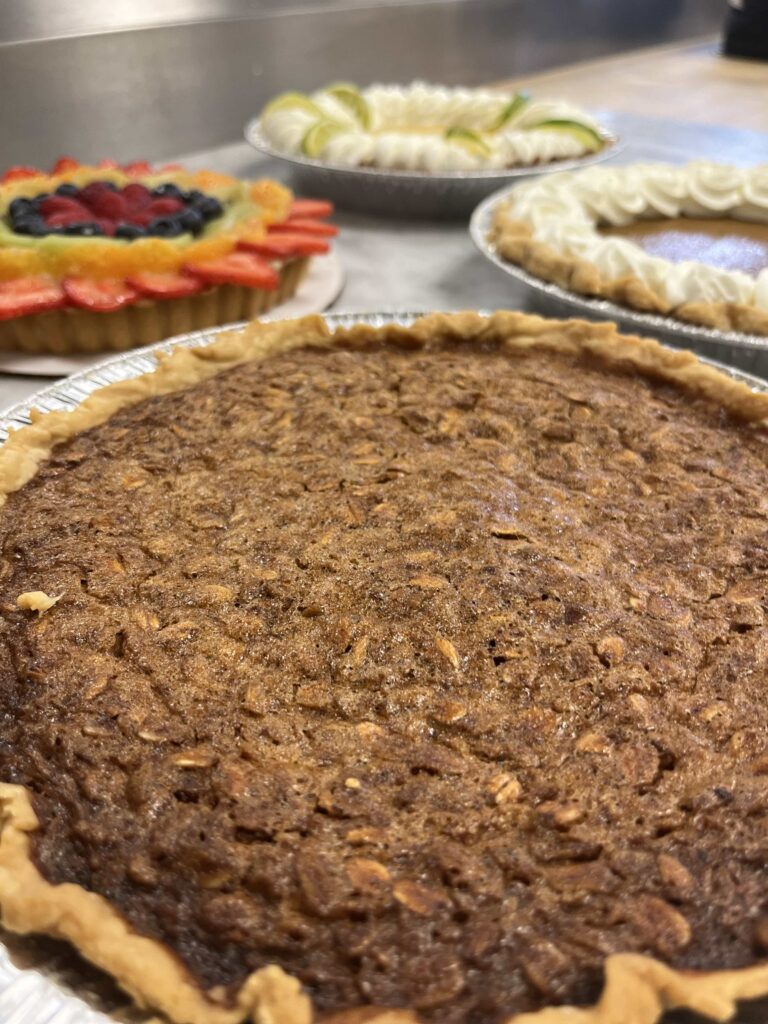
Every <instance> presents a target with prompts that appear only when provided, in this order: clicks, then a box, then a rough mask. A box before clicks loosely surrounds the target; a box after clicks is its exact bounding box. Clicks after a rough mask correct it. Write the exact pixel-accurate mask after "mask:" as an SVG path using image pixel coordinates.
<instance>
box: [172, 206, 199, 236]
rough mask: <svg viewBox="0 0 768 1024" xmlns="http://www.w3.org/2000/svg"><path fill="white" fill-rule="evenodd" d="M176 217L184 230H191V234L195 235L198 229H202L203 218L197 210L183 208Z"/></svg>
mask: <svg viewBox="0 0 768 1024" xmlns="http://www.w3.org/2000/svg"><path fill="white" fill-rule="evenodd" d="M177 217H178V220H179V224H181V226H182V227H183V228H184V230H185V231H191V232H192V234H193V235H196V234H197V233H198V231H201V230H202V227H203V223H204V219H203V215H202V214H201V213H200V211H199V210H183V211H182V212H181V213H179V214H177Z"/></svg>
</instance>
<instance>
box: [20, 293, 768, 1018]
mask: <svg viewBox="0 0 768 1024" xmlns="http://www.w3.org/2000/svg"><path fill="white" fill-rule="evenodd" d="M435 336H439V337H441V338H443V339H456V340H461V341H466V342H472V343H480V342H482V341H494V342H498V341H500V340H501V341H503V344H504V345H505V347H508V348H509V349H510V350H520V351H524V350H529V349H540V350H543V351H547V352H552V353H566V354H588V355H589V356H590V357H594V359H596V360H598V361H599V362H601V363H604V364H606V365H608V366H614V367H620V368H621V369H622V370H624V371H629V372H631V373H636V374H640V375H646V376H652V377H653V378H656V379H661V380H663V381H668V382H671V383H673V384H675V385H677V386H679V387H682V388H684V389H686V390H688V391H689V392H690V393H692V394H693V395H694V396H705V397H706V398H707V399H708V400H710V401H711V402H715V403H719V404H720V405H721V406H722V407H723V409H724V410H727V411H728V412H729V413H730V414H731V415H733V416H735V417H738V418H740V419H742V420H744V421H747V422H749V423H754V424H761V425H762V424H765V423H766V422H768V395H765V394H757V393H754V392H752V391H751V390H750V389H749V388H748V387H747V386H746V385H744V384H741V383H738V382H736V381H734V380H732V379H730V378H728V377H727V376H725V375H724V374H722V373H720V372H719V371H717V370H715V369H713V368H712V367H709V366H706V365H704V364H702V363H701V362H699V361H698V360H697V359H696V358H695V357H694V356H693V355H692V354H691V353H688V352H682V351H672V350H669V349H666V348H663V347H662V346H660V345H659V344H657V343H656V342H654V341H651V340H648V339H642V338H634V337H627V336H623V335H620V334H619V333H617V330H616V328H615V326H614V325H612V324H607V323H605V324H599V325H598V324H590V323H585V322H581V321H576V320H572V321H565V322H559V321H552V320H546V319H542V318H539V317H536V316H528V315H524V314H519V313H511V312H500V313H496V314H494V315H492V316H491V317H488V318H486V317H481V316H479V315H477V314H474V313H459V314H451V315H444V314H433V315H430V316H427V317H424V318H422V319H420V320H417V321H416V322H415V323H414V324H413V325H412V326H411V327H402V326H397V325H388V326H384V327H381V328H373V327H369V326H365V325H358V326H355V327H352V328H349V329H340V330H338V331H336V332H335V333H331V332H330V331H329V329H328V328H327V326H326V324H325V322H324V321H323V320H322V319H321V318H320V317H306V318H304V319H301V320H297V321H288V322H279V323H274V324H265V325H262V324H252V325H250V326H249V327H248V328H246V329H245V330H243V331H240V332H236V333H230V334H227V335H224V336H222V337H221V338H220V339H219V340H218V341H216V342H215V343H214V344H212V345H210V346H208V347H205V348H194V349H186V348H178V349H176V350H174V352H173V353H172V354H170V355H160V356H159V365H158V368H157V369H156V370H155V371H154V372H151V373H148V374H146V375H144V376H142V377H139V378H136V379H134V380H129V381H123V382H119V383H116V384H113V385H111V386H109V387H105V388H103V389H101V390H99V391H97V392H95V393H94V394H93V395H91V396H90V397H88V398H87V399H86V400H85V401H84V402H83V403H82V404H81V405H80V406H79V407H78V408H77V409H76V410H74V411H72V412H53V413H47V414H39V413H38V414H35V415H33V417H32V423H31V425H29V426H27V427H24V428H22V429H20V430H18V431H16V432H15V433H13V434H12V435H11V437H10V438H9V440H8V441H7V443H6V444H5V445H4V446H3V448H2V449H0V489H1V490H2V494H3V495H4V496H6V495H8V494H9V493H11V492H13V491H15V490H18V489H19V488H21V487H22V486H23V485H24V484H25V483H26V482H27V481H29V480H30V479H31V478H32V477H33V476H34V475H35V473H36V471H37V468H38V466H40V464H41V463H42V462H43V461H44V460H45V459H46V458H47V457H48V455H49V454H50V453H51V451H52V449H53V448H54V446H55V445H57V444H59V443H61V442H62V441H64V440H66V439H68V438H71V437H73V436H74V435H75V434H78V433H80V432H82V431H84V430H87V429H89V428H91V427H94V426H96V425H98V424H101V423H104V422H105V421H106V420H107V419H109V418H110V417H111V416H112V415H113V414H115V413H116V412H118V411H119V410H122V409H126V408H127V407H129V406H131V405H134V404H136V403H138V402H141V401H142V400H144V399H146V398H149V397H153V396H158V395H164V394H168V393H170V392H174V391H178V390H180V389H184V388H187V387H189V386H191V385H193V384H196V383H199V382H200V381H203V380H205V379H206V378H209V377H212V376H213V375H215V374H217V373H219V372H221V371H223V370H226V369H228V368H230V367H233V366H236V365H238V364H241V363H244V362H249V361H252V360H264V359H266V358H268V357H270V356H273V355H276V354H278V353H283V352H287V351H289V350H291V349H296V348H302V347H305V346H307V345H311V346H315V347H333V346H335V345H336V344H337V342H343V343H344V344H346V345H349V344H350V343H351V344H352V345H355V346H357V345H365V344H367V343H370V342H372V341H383V340H389V341H393V342H395V343H398V344H400V345H403V344H406V345H410V346H418V345H419V344H421V343H423V342H424V341H425V340H426V339H429V338H431V337H435ZM44 604H45V602H43V605H44ZM31 607H34V605H31ZM40 612H41V614H46V615H48V614H55V611H46V610H44V608H42V607H41V608H40ZM0 805H1V806H2V829H1V832H0V904H1V905H2V920H3V924H4V925H5V926H6V927H7V928H9V929H10V930H12V931H15V932H19V933H44V934H48V935H52V936H56V937H59V938H62V939H66V940H67V941H69V942H70V943H71V944H72V945H74V946H75V947H76V948H77V949H78V950H79V951H80V952H81V953H82V954H83V955H84V956H85V957H86V958H87V959H88V960H90V961H91V962H92V963H94V964H96V965H97V966H98V967H100V968H102V969H103V970H104V971H106V972H108V973H109V974H111V975H112V976H113V977H114V978H115V979H116V980H117V981H118V983H119V984H120V985H121V987H122V988H124V989H125V990H126V991H127V992H128V993H129V994H130V995H131V996H132V997H133V999H134V1000H135V1001H136V1002H137V1004H138V1005H140V1006H142V1007H147V1008H150V1009H152V1010H154V1011H156V1012H160V1013H162V1014H163V1015H164V1016H165V1017H167V1018H168V1019H169V1020H171V1021H174V1022H179V1024H239V1022H241V1021H253V1022H255V1024H310V1021H311V1020H312V1019H313V1018H312V1007H311V1005H310V1001H309V998H308V996H307V995H306V994H305V993H304V992H303V991H302V990H301V987H300V985H299V982H298V981H297V980H296V979H294V978H292V977H290V976H289V975H288V974H286V973H285V972H284V971H283V970H282V969H281V968H279V967H276V966H273V967H266V968H263V969H261V970H258V971H256V972H255V973H254V974H252V975H251V977H250V978H248V980H247V981H246V983H245V984H244V985H243V986H242V988H241V989H240V990H239V992H238V994H237V999H236V1005H235V1006H232V1005H231V1004H229V1005H224V1003H223V1000H222V998H221V997H220V993H217V992H216V991H210V992H204V991H202V990H201V989H200V987H199V986H198V985H197V984H196V983H195V981H194V980H193V978H192V976H191V975H190V974H189V973H188V972H187V971H186V969H185V968H184V967H183V966H182V964H181V962H180V961H179V960H178V959H177V958H176V957H175V956H174V955H172V953H171V952H170V951H169V950H168V949H167V948H166V947H165V946H163V945H162V944H160V943H159V942H157V941H154V940H152V939H149V938H145V937H143V936H140V935H138V934H136V933H134V932H132V931H131V929H130V927H129V926H128V924H127V923H126V921H125V919H124V918H123V917H122V916H121V915H120V914H119V913H118V912H117V910H116V909H114V907H113V906H112V905H111V904H110V902H109V901H108V900H106V899H105V898H104V897H102V896H100V895H97V894H96V893H93V892H88V891H86V890H85V889H84V888H81V887H80V886H78V885H75V884H70V883H65V884H58V885H53V884H51V883H49V882H48V881H47V880H46V879H45V878H44V877H43V875H42V874H41V873H40V871H39V870H38V868H37V867H36V865H35V863H34V861H33V859H32V856H31V850H30V836H31V834H33V833H34V832H35V830H36V829H37V828H38V827H39V821H38V818H37V816H36V813H35V811H34V810H33V807H32V804H31V801H30V798H29V795H28V792H27V791H26V789H25V788H23V787H21V786H16V785H7V784H3V785H2V786H0ZM766 994H768V964H758V965H756V966H752V967H748V968H744V969H740V970H724V971H716V972H693V971H679V970H674V969H672V968H671V967H669V966H667V965H665V964H664V963H662V962H660V961H658V960H655V959H653V958H651V957H649V956H644V955H636V954H614V955H610V956H608V957H607V958H606V959H605V986H604V990H603V994H602V996H601V998H600V1000H599V1001H598V1002H597V1003H596V1004H595V1005H594V1006H591V1007H584V1008H573V1007H557V1008H546V1009H542V1010H540V1011H538V1012H534V1013H523V1014H518V1015H516V1016H513V1017H512V1018H509V1021H508V1024H512V1022H514V1024H654V1022H656V1021H657V1020H658V1019H659V1017H660V1016H661V1014H662V1013H663V1012H664V1011H665V1010H667V1009H671V1008H677V1007H682V1008H686V1009H689V1010H691V1011H695V1012H698V1013H701V1014H703V1015H705V1016H708V1017H710V1018H713V1019H716V1020H720V1021H725V1020H727V1019H728V1018H729V1017H730V1016H731V1015H732V1014H733V1013H734V1012H735V1006H736V1001H737V1000H745V999H754V998H757V997H760V996H763V995H766ZM321 1019H323V1020H326V1021H328V1022H329V1024H330V1022H331V1021H333V1022H335V1024H363V1022H364V1024H415V1022H416V1021H417V1020H418V1016H417V1014H415V1013H414V1012H412V1011H410V1010H394V1009H382V1010H377V1009H375V1008H374V1007H367V1008H361V1009H360V1010H351V1011H345V1012H342V1013H337V1014H333V1015H331V1016H329V1017H324V1018H321Z"/></svg>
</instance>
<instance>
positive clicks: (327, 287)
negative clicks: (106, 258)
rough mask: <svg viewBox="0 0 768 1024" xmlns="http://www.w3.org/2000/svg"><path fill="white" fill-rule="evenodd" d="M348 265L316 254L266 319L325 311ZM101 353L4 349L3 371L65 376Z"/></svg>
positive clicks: (338, 290) (91, 363)
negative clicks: (61, 353) (293, 291)
mask: <svg viewBox="0 0 768 1024" xmlns="http://www.w3.org/2000/svg"><path fill="white" fill-rule="evenodd" d="M344 277H345V275H344V268H343V267H342V265H341V262H340V260H339V258H338V256H337V255H336V253H335V252H329V253H328V254H327V255H325V256H313V257H312V259H311V260H310V262H309V268H308V269H307V272H306V274H305V275H304V277H303V278H302V281H301V283H300V285H299V287H298V288H297V290H296V294H295V295H293V296H291V298H290V299H288V300H287V301H286V302H283V303H281V304H280V305H279V306H275V308H274V309H272V310H270V311H269V313H266V314H265V315H264V316H263V317H261V319H262V320H285V319H288V318H290V317H294V316H305V315H306V314H307V313H322V312H323V310H324V309H328V307H329V306H330V305H331V304H332V303H333V302H335V301H336V299H337V298H338V297H339V295H340V294H341V290H342V288H343V287H344ZM103 359H104V353H102V354H101V355H98V354H93V353H90V352H89V353H84V354H82V355H71V356H57V355H45V354H37V353H28V352H0V373H22V374H25V375H27V376H31V377H63V376H65V375H66V374H68V373H76V372H77V371H78V370H84V369H85V368H86V367H88V366H96V364H97V363H100V362H102V361H103Z"/></svg>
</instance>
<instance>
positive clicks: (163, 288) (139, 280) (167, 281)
mask: <svg viewBox="0 0 768 1024" xmlns="http://www.w3.org/2000/svg"><path fill="white" fill-rule="evenodd" d="M128 284H129V285H131V287H132V288H135V289H136V291H137V292H141V294H142V295H147V296H149V297H150V298H152V299H181V298H183V297H184V296H185V295H194V294H195V293H196V292H199V291H202V289H203V288H204V287H205V286H204V285H203V282H202V281H201V280H199V279H198V278H196V277H191V276H189V275H188V274H153V273H151V272H149V271H146V272H144V273H141V274H132V275H131V276H130V277H129V278H128Z"/></svg>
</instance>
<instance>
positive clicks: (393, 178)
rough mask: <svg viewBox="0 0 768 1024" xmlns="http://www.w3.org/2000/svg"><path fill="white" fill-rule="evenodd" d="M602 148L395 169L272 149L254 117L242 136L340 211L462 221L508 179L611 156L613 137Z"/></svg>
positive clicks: (304, 190) (303, 190)
mask: <svg viewBox="0 0 768 1024" xmlns="http://www.w3.org/2000/svg"><path fill="white" fill-rule="evenodd" d="M601 135H602V138H603V139H604V140H605V142H606V146H605V147H604V148H603V149H601V150H600V152H599V153H589V154H587V155H586V156H582V157H577V158H576V159H572V160H553V161H552V162H551V163H548V164H536V165H534V166H529V167H509V168H507V169H505V170H498V169H497V170H485V171H440V172H433V171H398V170H389V169H386V168H383V167H341V166H340V165H338V164H329V163H324V162H323V161H322V160H310V159H309V158H308V157H304V156H298V155H295V154H292V153H283V152H281V151H280V150H277V149H274V148H273V147H272V146H271V145H270V143H269V142H268V141H267V139H266V138H265V137H264V134H263V132H262V130H261V123H260V121H259V119H258V118H255V119H254V120H253V121H251V122H250V123H249V124H248V125H246V128H245V138H246V140H247V141H248V142H249V143H250V144H251V145H252V146H253V148H254V149H257V150H259V152H260V153H265V154H266V155H267V156H270V157H273V158H274V159H276V160H283V161H284V162H285V163H287V164H289V165H290V166H291V168H292V171H293V176H294V180H295V183H296V191H297V192H299V193H300V194H302V195H308V196H323V198H326V199H331V200H333V201H334V202H335V203H337V204H338V205H339V207H341V208H342V209H346V210H365V211H368V212H374V213H386V214H390V215H391V216H395V217H403V216H411V217H433V218H434V217H440V218H448V217H462V216H466V215H467V214H468V213H469V212H470V211H471V210H473V209H474V208H475V206H476V205H477V203H479V202H480V200H481V199H482V198H483V196H487V195H488V193H489V192H493V191H494V190H495V189H498V188H500V187H501V186H502V185H505V184H506V185H508V184H509V182H510V181H519V180H520V179H521V178H531V177H535V176H537V175H540V174H553V173H554V172H555V171H572V170H575V169H577V168H580V167H587V166H588V165H589V164H594V163H598V162H599V161H601V160H607V159H609V158H610V157H612V156H613V155H614V154H615V153H616V152H618V150H619V148H620V142H619V139H618V136H616V135H613V134H612V133H611V132H608V131H605V130H602V131H601Z"/></svg>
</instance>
